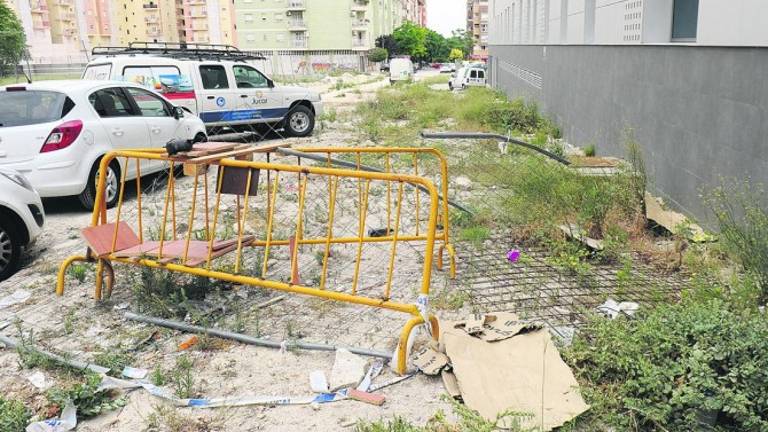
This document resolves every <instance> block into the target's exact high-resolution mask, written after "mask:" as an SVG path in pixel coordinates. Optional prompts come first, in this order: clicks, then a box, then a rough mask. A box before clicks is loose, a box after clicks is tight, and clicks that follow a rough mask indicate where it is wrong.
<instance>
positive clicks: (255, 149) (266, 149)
mask: <svg viewBox="0 0 768 432" xmlns="http://www.w3.org/2000/svg"><path fill="white" fill-rule="evenodd" d="M290 146H291V144H290V143H287V142H277V143H273V144H266V145H261V146H252V145H250V144H244V145H243V146H242V147H238V148H236V149H234V150H232V151H229V152H224V153H217V154H212V155H208V156H201V157H198V158H194V159H189V160H187V161H186V162H188V163H208V162H212V161H216V160H219V159H224V158H228V157H236V156H240V155H246V154H253V153H272V152H274V151H275V150H277V149H279V148H281V147H290Z"/></svg>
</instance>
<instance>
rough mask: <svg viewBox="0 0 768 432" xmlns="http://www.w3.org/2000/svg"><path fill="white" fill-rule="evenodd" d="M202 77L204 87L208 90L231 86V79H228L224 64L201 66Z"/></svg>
mask: <svg viewBox="0 0 768 432" xmlns="http://www.w3.org/2000/svg"><path fill="white" fill-rule="evenodd" d="M200 78H202V80H203V88H204V89H206V90H211V89H226V88H229V81H228V80H227V72H226V71H225V70H224V66H219V65H203V66H200Z"/></svg>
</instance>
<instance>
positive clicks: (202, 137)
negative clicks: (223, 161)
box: [192, 132, 208, 143]
mask: <svg viewBox="0 0 768 432" xmlns="http://www.w3.org/2000/svg"><path fill="white" fill-rule="evenodd" d="M206 141H208V137H207V136H205V134H204V133H202V132H200V133H199V134H197V135H195V138H194V139H193V140H192V142H193V143H202V142H206Z"/></svg>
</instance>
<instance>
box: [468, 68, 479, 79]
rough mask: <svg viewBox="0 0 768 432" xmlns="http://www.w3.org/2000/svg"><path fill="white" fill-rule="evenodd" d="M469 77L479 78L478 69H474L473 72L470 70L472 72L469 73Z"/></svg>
mask: <svg viewBox="0 0 768 432" xmlns="http://www.w3.org/2000/svg"><path fill="white" fill-rule="evenodd" d="M469 77H470V78H477V71H476V70H473V71H472V72H470V73H469Z"/></svg>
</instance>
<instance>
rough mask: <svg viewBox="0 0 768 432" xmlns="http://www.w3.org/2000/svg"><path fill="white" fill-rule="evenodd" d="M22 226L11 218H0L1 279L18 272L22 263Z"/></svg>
mask: <svg viewBox="0 0 768 432" xmlns="http://www.w3.org/2000/svg"><path fill="white" fill-rule="evenodd" d="M20 234H21V228H20V227H18V226H16V224H15V223H14V222H13V221H12V220H10V219H9V218H0V281H4V280H6V279H8V278H9V277H11V275H12V274H14V273H16V270H18V268H19V264H20V263H21V238H20Z"/></svg>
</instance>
